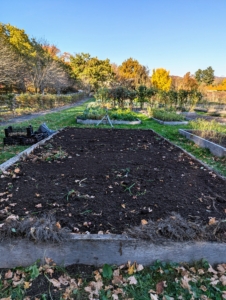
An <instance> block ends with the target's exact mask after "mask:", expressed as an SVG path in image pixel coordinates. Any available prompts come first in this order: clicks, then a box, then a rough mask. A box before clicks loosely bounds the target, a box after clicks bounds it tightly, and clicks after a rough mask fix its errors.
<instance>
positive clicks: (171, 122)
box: [152, 118, 188, 125]
mask: <svg viewBox="0 0 226 300" xmlns="http://www.w3.org/2000/svg"><path fill="white" fill-rule="evenodd" d="M152 119H153V120H155V121H156V122H158V123H159V124H163V125H187V124H188V121H162V120H158V119H156V118H152Z"/></svg>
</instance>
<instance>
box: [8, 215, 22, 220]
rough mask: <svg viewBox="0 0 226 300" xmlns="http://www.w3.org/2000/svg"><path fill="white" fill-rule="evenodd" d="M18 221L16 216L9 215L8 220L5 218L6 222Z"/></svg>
mask: <svg viewBox="0 0 226 300" xmlns="http://www.w3.org/2000/svg"><path fill="white" fill-rule="evenodd" d="M18 219H19V216H16V215H10V216H8V218H6V220H18Z"/></svg>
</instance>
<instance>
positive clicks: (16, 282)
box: [13, 278, 24, 287]
mask: <svg viewBox="0 0 226 300" xmlns="http://www.w3.org/2000/svg"><path fill="white" fill-rule="evenodd" d="M23 282H24V279H23V278H21V280H19V281H13V287H16V286H18V285H20V284H23Z"/></svg>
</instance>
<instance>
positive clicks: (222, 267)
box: [217, 265, 226, 275]
mask: <svg viewBox="0 0 226 300" xmlns="http://www.w3.org/2000/svg"><path fill="white" fill-rule="evenodd" d="M217 270H218V272H219V273H220V274H221V275H223V274H224V273H225V272H226V270H225V267H224V265H218V266H217Z"/></svg>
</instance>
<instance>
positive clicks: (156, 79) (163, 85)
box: [151, 68, 172, 91]
mask: <svg viewBox="0 0 226 300" xmlns="http://www.w3.org/2000/svg"><path fill="white" fill-rule="evenodd" d="M169 73H170V72H169V71H166V70H165V69H163V68H159V69H156V70H155V69H154V70H153V73H152V77H151V83H152V85H153V86H154V87H155V88H157V89H160V90H163V91H169V89H170V86H171V83H172V79H171V77H170V76H169Z"/></svg>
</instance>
